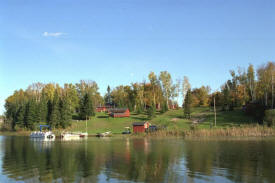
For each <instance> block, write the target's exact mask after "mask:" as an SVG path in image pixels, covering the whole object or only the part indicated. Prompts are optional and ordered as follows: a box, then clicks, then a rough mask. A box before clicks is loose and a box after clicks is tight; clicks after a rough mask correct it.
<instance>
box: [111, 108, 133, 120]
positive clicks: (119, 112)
mask: <svg viewBox="0 0 275 183" xmlns="http://www.w3.org/2000/svg"><path fill="white" fill-rule="evenodd" d="M109 115H110V116H111V117H113V118H122V117H130V111H129V109H110V110H109Z"/></svg>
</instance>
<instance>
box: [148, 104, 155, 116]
mask: <svg viewBox="0 0 275 183" xmlns="http://www.w3.org/2000/svg"><path fill="white" fill-rule="evenodd" d="M147 114H148V118H149V119H152V118H154V117H155V116H156V106H155V105H154V103H152V104H151V105H150V106H149V108H148V110H147Z"/></svg>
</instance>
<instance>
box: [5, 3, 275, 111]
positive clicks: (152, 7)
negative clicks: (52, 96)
mask: <svg viewBox="0 0 275 183" xmlns="http://www.w3.org/2000/svg"><path fill="white" fill-rule="evenodd" d="M274 10H275V1H274V0H92V1H91V0H24V1H22V0H2V1H1V2H0V72H1V79H0V113H2V112H3V110H4V108H3V104H4V100H5V98H6V97H8V96H9V95H11V94H12V93H13V91H14V90H17V89H20V88H23V89H26V88H27V86H28V85H30V84H31V83H33V82H38V81H39V82H45V83H47V82H56V83H60V84H63V83H65V82H68V83H75V82H78V81H79V80H80V79H91V80H95V81H96V82H97V83H98V85H99V87H100V92H101V93H102V94H104V93H105V91H106V88H107V85H108V84H109V85H110V86H111V87H115V86H117V85H119V84H130V83H131V82H136V81H142V80H143V79H145V78H147V75H148V73H149V72H150V71H154V72H156V73H159V72H160V71H162V70H167V71H169V72H170V73H171V74H172V76H173V78H174V80H176V79H177V78H179V77H180V78H183V76H184V75H187V76H188V77H189V78H190V81H191V84H192V86H193V87H199V86H201V85H210V86H211V88H212V89H214V90H215V89H219V87H220V85H221V84H222V83H223V82H225V81H226V80H227V79H228V78H229V74H228V71H229V70H230V69H236V68H237V66H241V67H247V66H248V64H249V63H252V64H254V65H255V66H259V65H261V64H262V63H265V62H267V61H275V11H274Z"/></svg>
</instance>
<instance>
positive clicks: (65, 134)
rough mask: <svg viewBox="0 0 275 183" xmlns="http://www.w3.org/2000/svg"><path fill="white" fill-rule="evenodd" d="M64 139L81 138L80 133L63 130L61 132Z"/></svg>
mask: <svg viewBox="0 0 275 183" xmlns="http://www.w3.org/2000/svg"><path fill="white" fill-rule="evenodd" d="M61 139H62V140H78V139H80V134H79V133H75V132H63V133H62V134H61Z"/></svg>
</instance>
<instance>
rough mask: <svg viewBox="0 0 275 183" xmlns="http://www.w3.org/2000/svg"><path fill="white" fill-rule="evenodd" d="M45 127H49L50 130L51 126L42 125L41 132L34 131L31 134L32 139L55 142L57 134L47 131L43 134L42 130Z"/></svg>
mask: <svg viewBox="0 0 275 183" xmlns="http://www.w3.org/2000/svg"><path fill="white" fill-rule="evenodd" d="M43 127H47V128H49V129H50V126H48V125H40V131H34V132H32V133H31V134H30V137H31V138H38V139H45V140H46V139H51V140H54V139H55V134H54V133H53V132H52V131H46V132H43V131H42V128H43Z"/></svg>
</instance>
